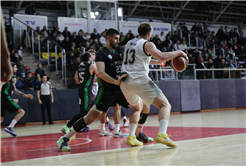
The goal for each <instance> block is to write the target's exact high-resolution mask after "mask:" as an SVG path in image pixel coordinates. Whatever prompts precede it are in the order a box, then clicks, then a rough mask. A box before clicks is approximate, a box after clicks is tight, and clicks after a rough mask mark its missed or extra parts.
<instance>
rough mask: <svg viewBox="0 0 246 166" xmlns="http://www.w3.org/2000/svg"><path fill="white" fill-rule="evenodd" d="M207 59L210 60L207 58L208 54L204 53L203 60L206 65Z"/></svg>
mask: <svg viewBox="0 0 246 166" xmlns="http://www.w3.org/2000/svg"><path fill="white" fill-rule="evenodd" d="M209 59H210V57H209V56H208V53H205V55H204V58H203V60H204V63H205V64H206V63H208V61H209Z"/></svg>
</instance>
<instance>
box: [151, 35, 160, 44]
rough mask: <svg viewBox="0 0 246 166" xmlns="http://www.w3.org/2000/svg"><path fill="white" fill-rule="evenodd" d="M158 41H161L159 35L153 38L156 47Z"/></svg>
mask: <svg viewBox="0 0 246 166" xmlns="http://www.w3.org/2000/svg"><path fill="white" fill-rule="evenodd" d="M157 40H160V38H159V35H155V37H153V38H152V42H153V43H154V44H155V45H156V43H157Z"/></svg>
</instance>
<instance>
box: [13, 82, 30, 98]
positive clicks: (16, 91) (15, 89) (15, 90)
mask: <svg viewBox="0 0 246 166" xmlns="http://www.w3.org/2000/svg"><path fill="white" fill-rule="evenodd" d="M13 91H14V93H15V94H17V95H20V96H23V97H26V96H27V95H26V94H25V93H22V92H21V91H19V90H18V89H17V88H16V87H15V85H14V84H13Z"/></svg>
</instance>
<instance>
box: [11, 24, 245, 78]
mask: <svg viewBox="0 0 246 166" xmlns="http://www.w3.org/2000/svg"><path fill="white" fill-rule="evenodd" d="M106 31H107V29H105V31H103V32H102V33H100V34H99V33H97V29H96V28H95V29H94V30H93V32H92V33H91V34H88V33H87V32H84V31H83V30H82V29H80V30H78V32H72V33H71V32H70V31H69V30H68V28H67V27H65V28H64V30H63V31H60V29H59V27H56V28H54V29H53V31H49V30H47V27H46V26H43V28H42V30H40V27H39V26H38V27H36V30H34V31H33V32H32V29H31V28H30V27H27V29H26V30H25V31H24V33H23V36H22V44H23V45H24V47H25V48H26V49H27V51H29V52H31V48H32V44H31V40H32V34H33V40H34V51H35V52H38V44H39V43H40V50H41V52H47V51H48V50H47V49H48V48H47V47H49V52H55V45H58V50H57V51H58V52H60V51H61V50H62V49H65V52H66V59H67V66H68V67H69V69H70V70H73V69H76V65H77V64H79V63H80V62H81V55H82V54H83V53H84V52H85V51H88V50H89V49H93V50H96V51H97V50H99V49H100V48H101V47H104V46H105V43H106V38H105V34H106ZM38 35H40V40H39V38H38ZM134 37H137V36H134V35H133V33H132V31H131V30H129V32H128V33H127V34H123V33H122V32H120V43H119V45H125V44H126V43H127V42H128V41H129V40H131V39H133V38H134ZM151 41H152V42H153V43H154V44H155V45H156V47H157V48H158V49H159V50H160V51H162V52H169V51H174V50H183V51H184V52H186V53H187V55H188V57H189V63H193V64H196V67H197V68H226V67H230V68H238V67H245V65H246V49H245V43H246V42H245V38H244V39H240V38H239V35H238V32H237V29H234V30H230V31H229V30H228V28H227V26H225V27H223V26H221V28H220V29H219V30H218V31H217V32H216V33H215V32H214V31H212V32H210V31H207V32H206V31H204V30H203V28H202V26H201V24H197V23H195V24H194V25H193V27H192V28H191V29H190V30H189V29H188V28H187V27H186V24H185V23H179V24H178V25H177V22H174V23H173V24H172V31H170V32H169V33H167V34H164V32H161V33H160V35H155V36H154V37H153V38H151ZM47 43H48V45H47ZM21 50H22V46H20V48H19V51H17V50H15V51H14V53H13V61H15V62H16V63H17V64H18V61H21V58H22V55H21ZM235 55H242V56H239V57H236V56H235ZM234 58H236V60H234ZM235 62H236V63H235ZM239 62H242V63H241V64H239ZM167 65H168V63H167ZM155 67H156V66H152V68H155ZM218 77H220V76H218Z"/></svg>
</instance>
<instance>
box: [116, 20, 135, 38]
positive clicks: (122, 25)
mask: <svg viewBox="0 0 246 166" xmlns="http://www.w3.org/2000/svg"><path fill="white" fill-rule="evenodd" d="M138 25H139V22H137V21H119V31H120V32H123V34H124V36H125V35H126V34H127V33H128V32H129V30H132V33H133V35H134V36H136V35H138Z"/></svg>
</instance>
